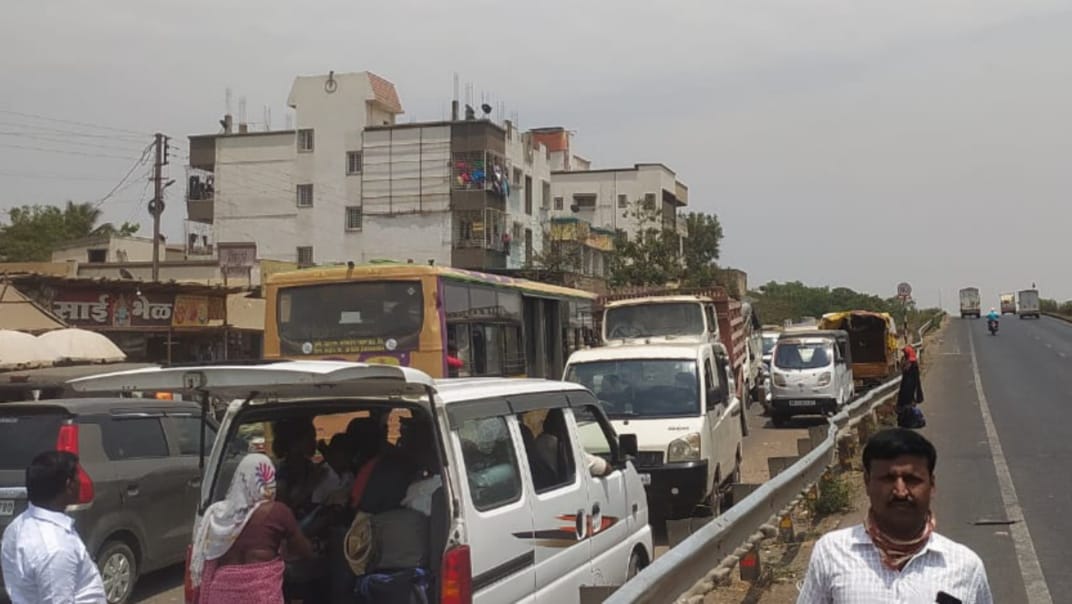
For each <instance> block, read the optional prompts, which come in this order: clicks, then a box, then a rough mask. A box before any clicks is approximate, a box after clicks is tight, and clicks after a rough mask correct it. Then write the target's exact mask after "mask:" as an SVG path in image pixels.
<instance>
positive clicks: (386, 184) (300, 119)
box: [187, 72, 551, 269]
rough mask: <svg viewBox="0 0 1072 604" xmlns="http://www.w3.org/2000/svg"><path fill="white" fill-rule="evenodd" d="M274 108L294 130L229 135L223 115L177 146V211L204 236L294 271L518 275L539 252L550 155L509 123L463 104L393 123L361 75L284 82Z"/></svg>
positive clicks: (370, 78)
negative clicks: (345, 265)
mask: <svg viewBox="0 0 1072 604" xmlns="http://www.w3.org/2000/svg"><path fill="white" fill-rule="evenodd" d="M288 104H289V105H290V107H292V108H293V109H294V111H295V119H296V125H297V128H296V129H294V130H281V131H268V132H250V131H249V129H248V128H247V127H245V126H244V125H243V124H239V125H238V128H237V131H235V129H234V128H233V127H232V123H231V119H230V117H227V116H225V118H224V120H223V121H222V126H223V132H222V133H219V134H211V135H196V136H191V137H190V166H189V168H190V174H189V179H188V190H187V214H188V218H189V220H190V221H191V223H198V224H201V225H211V232H212V237H211V238H212V239H213V240H214V241H217V242H225V241H231V242H255V243H256V245H257V252H258V254H259V256H260V257H262V258H270V259H275V260H282V261H290V262H295V263H297V264H299V265H312V264H328V263H337V262H349V261H353V262H357V263H363V262H368V261H372V260H380V259H391V260H397V261H403V262H404V261H411V262H419V263H429V262H430V263H435V264H445V265H452V266H457V267H462V268H471V269H491V268H509V267H520V266H523V265H524V264H525V263H526V262H527V261H528V260H529V259H530V258H531V257H532V255H533V254H537V253H539V250H540V249H541V248H542V241H543V238H542V237H541V227H540V225H541V224H542V223H545V222H546V220H547V217H548V213H549V209H550V203H551V202H550V198H551V168H550V157H549V155H548V152H547V150H546V148H545V147H542V146H540V145H539V144H538V143H536V142H535V141H534V139H533V137H532V136H531V135H530V134H528V133H519V132H517V130H516V129H515V128H514V127H513V125H512V124H510V123H509V122H504V123H503V124H501V125H500V124H496V123H493V122H492V121H490V120H489V119H486V118H484V119H476V116H475V115H474V113H473V111H472V110H471V109H469V108H467V111H466V116H465V119H458V115H457V109H455V111H454V115H452V119H451V120H449V121H440V122H423V123H409V124H399V123H397V118H398V116H399V115H400V114H402V105H401V102H400V101H399V98H398V94H397V92H396V90H395V87H394V85H393V84H391V83H390V82H388V81H387V80H385V79H383V78H381V77H379V76H377V75H375V74H372V73H369V72H361V73H351V74H335V73H330V74H328V75H326V76H312V77H299V78H296V79H295V81H294V85H293V87H292V88H291V93H290V97H289V99H288ZM455 107H456V104H455ZM355 108H356V109H357V110H355ZM193 231H194V233H193V235H192V237H193V239H197V238H198V237H199V235H197V234H196V233H198V232H202V231H198V230H197V229H193ZM201 237H204V236H201Z"/></svg>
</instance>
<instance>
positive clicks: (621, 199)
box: [618, 193, 629, 208]
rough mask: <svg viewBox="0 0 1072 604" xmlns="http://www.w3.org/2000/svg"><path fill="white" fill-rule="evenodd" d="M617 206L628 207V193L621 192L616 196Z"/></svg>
mask: <svg viewBox="0 0 1072 604" xmlns="http://www.w3.org/2000/svg"><path fill="white" fill-rule="evenodd" d="M618 207H619V208H628V207H629V196H628V195H626V194H624V193H622V194H621V195H619V196H618Z"/></svg>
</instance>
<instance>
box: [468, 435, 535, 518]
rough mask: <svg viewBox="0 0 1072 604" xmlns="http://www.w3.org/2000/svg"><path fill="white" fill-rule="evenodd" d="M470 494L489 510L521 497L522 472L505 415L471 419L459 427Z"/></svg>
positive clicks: (476, 502) (480, 505) (479, 506)
mask: <svg viewBox="0 0 1072 604" xmlns="http://www.w3.org/2000/svg"><path fill="white" fill-rule="evenodd" d="M458 437H459V438H460V439H461V444H462V458H463V459H464V461H465V472H466V475H467V476H468V479H469V494H470V496H471V497H472V498H473V505H474V506H476V509H477V510H480V511H481V512H485V511H487V510H490V509H493V508H497V507H500V506H503V505H506V504H508V503H513V502H515V501H517V500H518V499H520V498H521V471H520V470H519V469H518V465H517V455H516V454H515V453H514V451H515V449H514V441H513V439H512V438H511V437H510V430H509V428H508V427H507V424H506V418H505V417H487V418H483V419H471V420H468V421H466V422H465V423H463V424H462V425H461V426H460V427H459V428H458Z"/></svg>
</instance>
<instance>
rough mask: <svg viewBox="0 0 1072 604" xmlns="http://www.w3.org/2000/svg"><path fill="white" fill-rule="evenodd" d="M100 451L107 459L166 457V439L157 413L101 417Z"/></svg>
mask: <svg viewBox="0 0 1072 604" xmlns="http://www.w3.org/2000/svg"><path fill="white" fill-rule="evenodd" d="M100 424H101V433H102V435H103V437H104V452H105V454H107V455H108V459H110V460H112V461H120V460H124V459H143V458H147V457H167V456H168V448H167V440H165V439H164V427H163V426H161V425H160V418H158V417H130V418H116V417H108V418H102V419H101V422H100Z"/></svg>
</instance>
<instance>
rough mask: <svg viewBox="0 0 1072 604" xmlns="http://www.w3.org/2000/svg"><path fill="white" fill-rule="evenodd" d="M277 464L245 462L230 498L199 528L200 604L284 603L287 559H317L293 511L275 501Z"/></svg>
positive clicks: (250, 458)
mask: <svg viewBox="0 0 1072 604" xmlns="http://www.w3.org/2000/svg"><path fill="white" fill-rule="evenodd" d="M275 495H276V473H275V467H274V466H273V465H272V460H271V459H269V458H268V456H266V455H262V454H260V453H251V454H249V455H246V456H245V457H244V458H242V461H241V462H239V464H238V469H237V470H235V475H234V478H232V479H231V486H230V488H229V489H228V490H227V497H226V498H224V499H223V500H222V501H218V502H216V503H214V504H212V505H211V506H209V507H208V509H207V510H205V514H204V516H203V517H202V518H201V521H200V522H199V523H198V524H197V527H196V528H195V529H194V543H193V552H192V556H191V559H190V579H191V583H192V586H193V587H194V589H195V590H197V591H198V598H197V602H199V603H200V604H216V603H220V604H224V603H227V604H245V603H249V604H254V603H256V604H273V603H275V604H282V602H283V574H284V571H285V568H286V563H285V562H284V558H283V556H284V554H286V555H288V556H296V557H299V558H306V559H307V558H311V557H312V556H313V548H312V544H310V542H309V540H308V539H306V537H305V536H304V535H303V534H302V532H301V530H300V529H299V528H298V521H297V519H295V517H294V513H293V512H292V511H291V510H290V508H289V507H287V506H286V505H284V504H283V503H281V502H278V501H276V500H275Z"/></svg>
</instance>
